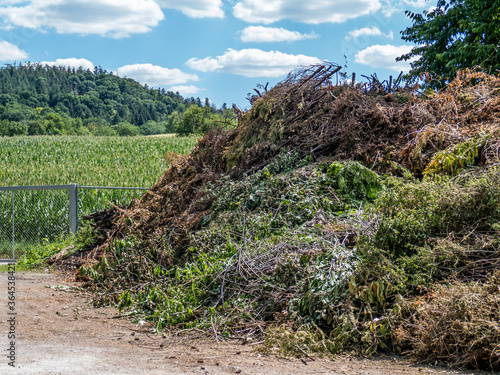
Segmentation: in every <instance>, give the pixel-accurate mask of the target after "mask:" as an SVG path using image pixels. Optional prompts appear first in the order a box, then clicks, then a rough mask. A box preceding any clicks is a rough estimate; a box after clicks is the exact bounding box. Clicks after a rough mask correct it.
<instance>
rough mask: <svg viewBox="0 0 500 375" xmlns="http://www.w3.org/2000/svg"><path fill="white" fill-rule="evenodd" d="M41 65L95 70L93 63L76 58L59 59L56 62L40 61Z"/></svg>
mask: <svg viewBox="0 0 500 375" xmlns="http://www.w3.org/2000/svg"><path fill="white" fill-rule="evenodd" d="M40 64H41V65H49V66H64V67H68V68H75V69H78V68H80V67H82V68H83V69H85V70H87V69H89V70H94V64H93V63H92V62H91V61H89V60H87V59H77V58H76V57H70V58H68V59H57V60H56V61H40Z"/></svg>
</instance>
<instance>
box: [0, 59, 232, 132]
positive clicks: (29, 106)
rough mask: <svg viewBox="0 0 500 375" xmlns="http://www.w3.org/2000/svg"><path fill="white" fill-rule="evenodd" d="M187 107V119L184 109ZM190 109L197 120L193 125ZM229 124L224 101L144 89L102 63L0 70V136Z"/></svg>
mask: <svg viewBox="0 0 500 375" xmlns="http://www.w3.org/2000/svg"><path fill="white" fill-rule="evenodd" d="M186 111H188V115H189V116H188V117H189V119H188V121H185V120H184V113H185V112H186ZM193 113H197V114H199V113H201V116H197V117H196V116H195V117H196V121H199V122H197V123H192V121H193V116H192V114H193ZM231 121H233V122H234V111H233V110H232V109H228V108H227V106H226V105H225V104H224V105H223V106H222V107H221V108H219V109H217V108H216V107H215V106H213V105H212V104H211V103H210V101H209V100H208V98H207V99H205V101H204V102H202V100H201V99H200V98H196V99H195V98H193V97H191V98H184V97H182V96H181V95H180V94H179V93H178V92H176V93H174V92H170V91H166V90H165V89H163V88H149V87H148V86H147V85H141V84H139V83H138V82H136V81H134V80H133V79H130V78H121V77H118V76H116V75H114V74H113V73H112V72H107V71H106V70H103V69H102V68H101V67H96V68H94V70H93V71H91V70H85V69H83V68H79V69H75V68H68V67H63V66H59V67H57V66H48V65H41V64H31V63H26V64H17V65H16V64H14V65H6V66H5V67H3V68H0V136H14V135H97V136H107V135H109V136H111V135H123V136H129V135H140V134H142V135H151V134H163V133H176V132H180V133H182V134H190V133H196V132H200V131H204V130H206V128H211V127H212V126H215V125H214V124H229V123H231Z"/></svg>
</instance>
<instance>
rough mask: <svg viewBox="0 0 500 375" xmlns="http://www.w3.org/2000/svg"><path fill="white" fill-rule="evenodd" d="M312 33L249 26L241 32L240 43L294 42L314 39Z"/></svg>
mask: <svg viewBox="0 0 500 375" xmlns="http://www.w3.org/2000/svg"><path fill="white" fill-rule="evenodd" d="M317 37H318V35H317V34H315V33H314V32H312V33H310V34H301V33H299V32H298V31H290V30H286V29H284V28H282V27H279V28H278V27H264V26H249V27H247V28H245V29H244V30H242V32H241V37H240V39H241V41H242V42H245V43H248V42H295V41H297V40H303V39H315V38H317Z"/></svg>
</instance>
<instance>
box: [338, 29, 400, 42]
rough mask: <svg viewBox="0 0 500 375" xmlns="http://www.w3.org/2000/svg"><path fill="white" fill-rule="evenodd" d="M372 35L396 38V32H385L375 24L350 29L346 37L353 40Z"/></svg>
mask: <svg viewBox="0 0 500 375" xmlns="http://www.w3.org/2000/svg"><path fill="white" fill-rule="evenodd" d="M370 36H382V37H385V38H389V39H394V34H393V32H392V31H391V32H390V33H389V34H384V33H383V32H382V31H380V29H379V28H378V27H375V26H372V27H363V28H361V29H356V30H352V31H349V32H348V33H347V36H346V37H345V39H346V40H353V39H357V38H360V37H370Z"/></svg>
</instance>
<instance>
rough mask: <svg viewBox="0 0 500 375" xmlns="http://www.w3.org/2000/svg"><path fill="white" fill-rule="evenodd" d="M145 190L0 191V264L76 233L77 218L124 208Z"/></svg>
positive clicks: (62, 187) (50, 188)
mask: <svg viewBox="0 0 500 375" xmlns="http://www.w3.org/2000/svg"><path fill="white" fill-rule="evenodd" d="M143 190H147V188H120V187H112V188H108V187H97V186H78V185H76V184H72V185H57V186H17V187H0V261H4V262H5V261H13V260H15V259H16V258H19V257H20V256H21V255H22V254H23V253H24V252H25V251H26V250H27V249H29V248H30V247H32V246H39V245H41V244H42V243H44V242H47V241H49V242H50V241H54V240H56V239H57V238H59V237H62V236H66V235H68V234H69V233H70V232H72V233H76V232H77V230H78V225H79V223H80V222H81V217H82V216H83V215H86V214H90V213H92V212H95V211H98V210H101V209H104V208H106V207H109V205H110V203H114V204H117V205H121V206H123V205H127V204H128V203H129V202H130V201H131V200H132V199H133V198H135V197H139V196H140V195H142V194H143V193H144V191H143Z"/></svg>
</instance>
